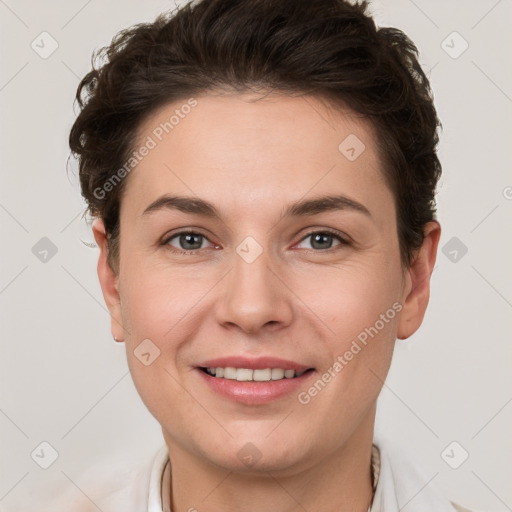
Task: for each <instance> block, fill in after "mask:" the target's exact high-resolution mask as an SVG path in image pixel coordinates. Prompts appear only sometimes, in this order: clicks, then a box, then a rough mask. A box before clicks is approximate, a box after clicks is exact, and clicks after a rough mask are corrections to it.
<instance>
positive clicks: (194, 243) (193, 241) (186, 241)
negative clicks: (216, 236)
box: [164, 231, 208, 252]
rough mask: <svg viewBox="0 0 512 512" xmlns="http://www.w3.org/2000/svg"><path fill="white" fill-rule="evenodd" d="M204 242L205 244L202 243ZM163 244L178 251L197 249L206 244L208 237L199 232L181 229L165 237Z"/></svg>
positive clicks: (202, 247)
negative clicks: (179, 231)
mask: <svg viewBox="0 0 512 512" xmlns="http://www.w3.org/2000/svg"><path fill="white" fill-rule="evenodd" d="M205 242H206V246H204V245H203V244H204V243H205ZM164 244H166V245H170V246H171V247H175V248H176V249H179V251H178V252H187V251H197V250H199V249H204V247H207V246H208V239H207V238H206V237H205V236H204V235H201V234H200V233H195V232H193V231H187V232H186V231H183V232H181V233H176V234H175V235H173V236H171V237H169V238H167V239H166V240H165V242H164ZM176 244H177V245H176Z"/></svg>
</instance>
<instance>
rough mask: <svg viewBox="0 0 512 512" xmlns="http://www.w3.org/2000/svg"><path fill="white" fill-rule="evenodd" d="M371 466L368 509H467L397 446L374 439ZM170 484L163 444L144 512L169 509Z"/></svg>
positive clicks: (419, 511)
mask: <svg viewBox="0 0 512 512" xmlns="http://www.w3.org/2000/svg"><path fill="white" fill-rule="evenodd" d="M390 451H393V453H392V454H391V453H390ZM372 469H373V479H374V498H373V502H372V505H371V507H370V509H369V512H400V511H401V510H402V509H403V508H404V506H405V505H406V504H407V505H408V506H407V512H432V511H434V510H435V511H436V512H455V511H456V510H458V511H460V512H464V511H465V510H467V509H463V508H462V507H460V506H458V505H456V504H453V503H451V502H450V501H448V500H447V499H445V498H443V497H442V496H441V494H440V493H439V492H438V491H437V490H436V489H435V488H434V486H433V485H432V483H428V482H429V479H428V478H426V477H425V476H424V475H423V474H422V473H421V471H419V470H418V469H417V468H416V466H415V465H414V464H411V462H410V461H409V459H407V458H406V457H404V454H403V453H401V452H400V451H399V450H397V449H396V448H395V449H394V450H391V448H390V447H389V446H388V445H386V444H384V443H377V442H374V445H373V450H372ZM426 484H427V485H426ZM170 487H171V465H170V461H169V456H168V453H167V447H166V446H163V447H162V448H161V449H160V450H159V452H158V453H157V455H156V457H155V459H154V462H153V467H152V472H151V477H150V482H149V492H148V507H147V512H172V510H171V504H170V494H169V489H170ZM467 512H470V511H467Z"/></svg>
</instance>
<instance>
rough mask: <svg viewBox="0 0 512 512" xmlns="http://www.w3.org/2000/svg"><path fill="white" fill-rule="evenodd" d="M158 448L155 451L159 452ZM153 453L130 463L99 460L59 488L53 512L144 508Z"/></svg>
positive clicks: (52, 508)
mask: <svg viewBox="0 0 512 512" xmlns="http://www.w3.org/2000/svg"><path fill="white" fill-rule="evenodd" d="M160 451H161V450H159V452H158V453H160ZM155 458H156V455H155V454H151V453H150V454H149V455H147V456H145V457H143V458H141V459H139V460H137V461H135V462H133V463H131V464H130V465H126V463H123V462H121V461H119V460H118V461H108V463H106V462H105V461H102V462H101V463H99V464H98V467H97V468H94V470H89V471H87V473H84V474H81V475H78V476H77V477H74V478H73V481H70V482H68V483H69V485H66V487H65V488H63V489H62V490H59V496H58V498H56V499H55V500H54V501H52V503H51V504H50V505H51V510H52V512H69V511H70V510H72V511H73V512H89V511H91V510H101V511H102V512H118V511H119V510H122V511H123V512H132V511H133V512H140V511H141V510H147V507H148V495H149V483H150V479H151V473H152V470H153V466H154V461H155Z"/></svg>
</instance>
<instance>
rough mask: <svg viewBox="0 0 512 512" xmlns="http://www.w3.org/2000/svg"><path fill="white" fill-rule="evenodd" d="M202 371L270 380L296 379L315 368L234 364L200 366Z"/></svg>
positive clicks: (243, 379)
mask: <svg viewBox="0 0 512 512" xmlns="http://www.w3.org/2000/svg"><path fill="white" fill-rule="evenodd" d="M199 369H200V370H201V371H203V372H204V373H206V374H207V375H210V376H212V377H215V378H217V379H227V380H236V381H238V382H270V381H277V380H283V379H296V378H298V377H301V376H302V375H304V374H305V373H306V372H309V371H313V370H314V368H307V369H306V370H292V369H284V368H260V369H251V368H235V367H233V366H226V367H222V366H217V367H213V366H210V367H199Z"/></svg>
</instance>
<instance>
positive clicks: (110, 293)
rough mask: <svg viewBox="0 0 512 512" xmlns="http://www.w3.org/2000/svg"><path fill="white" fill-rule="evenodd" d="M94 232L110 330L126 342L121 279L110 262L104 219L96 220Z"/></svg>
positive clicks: (99, 275)
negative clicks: (120, 288) (120, 291)
mask: <svg viewBox="0 0 512 512" xmlns="http://www.w3.org/2000/svg"><path fill="white" fill-rule="evenodd" d="M92 231H93V234H94V238H95V240H96V243H97V244H98V247H99V249H100V256H99V259H98V278H99V280H100V285H101V290H102V292H103V298H104V299H105V303H106V304H107V307H108V310H109V312H110V329H111V331H112V337H113V338H114V339H115V340H116V341H124V328H123V318H122V315H121V299H120V296H119V289H118V286H119V277H118V276H117V274H116V273H115V272H114V271H113V270H112V268H111V267H110V264H109V262H108V247H107V235H106V232H105V225H104V223H103V220H102V219H96V220H95V221H94V222H93V224H92Z"/></svg>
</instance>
